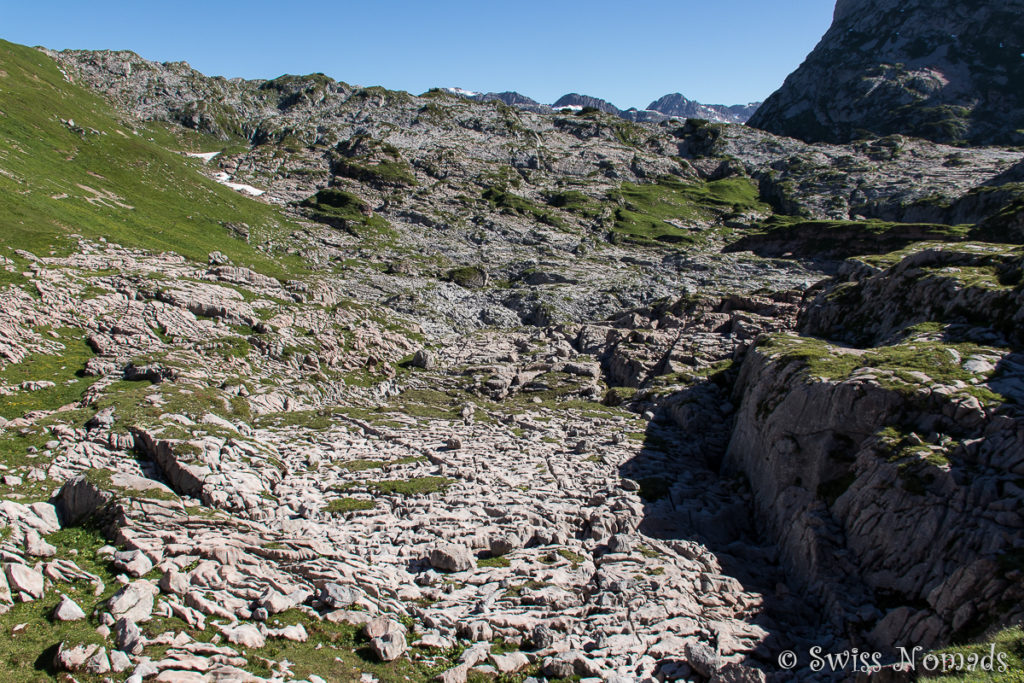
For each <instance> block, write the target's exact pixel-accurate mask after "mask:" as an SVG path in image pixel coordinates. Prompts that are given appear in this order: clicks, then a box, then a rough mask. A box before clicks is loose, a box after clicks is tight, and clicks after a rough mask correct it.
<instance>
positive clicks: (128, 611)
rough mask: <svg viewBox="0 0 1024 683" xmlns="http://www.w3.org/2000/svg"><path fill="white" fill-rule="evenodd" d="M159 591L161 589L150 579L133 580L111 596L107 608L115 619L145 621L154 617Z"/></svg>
mask: <svg viewBox="0 0 1024 683" xmlns="http://www.w3.org/2000/svg"><path fill="white" fill-rule="evenodd" d="M157 593H159V590H158V589H157V587H156V586H154V585H153V584H152V583H150V582H149V581H133V582H132V583H130V584H128V585H127V586H125V587H124V588H122V589H121V590H119V591H117V592H116V593H114V595H112V596H111V597H110V600H108V601H107V609H109V610H110V613H111V614H112V615H113V616H114V618H115V619H121V618H124V619H127V620H129V621H132V622H135V623H143V622H146V621H149V620H150V618H152V615H153V598H154V597H155V596H156V594H157Z"/></svg>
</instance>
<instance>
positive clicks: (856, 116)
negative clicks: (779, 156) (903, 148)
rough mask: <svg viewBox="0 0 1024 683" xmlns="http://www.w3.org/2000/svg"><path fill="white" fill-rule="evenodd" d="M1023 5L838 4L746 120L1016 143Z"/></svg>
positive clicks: (1022, 78) (1022, 139) (1023, 76)
mask: <svg viewBox="0 0 1024 683" xmlns="http://www.w3.org/2000/svg"><path fill="white" fill-rule="evenodd" d="M1022 35H1024V2H1021V0H1008V1H1005V2H1004V1H1002V0H1000V1H999V2H991V1H989V2H952V1H949V2H946V1H943V2H931V1H924V0H913V1H911V2H895V1H894V0H841V1H840V2H838V3H837V4H836V9H835V14H834V18H833V23H832V26H831V27H830V28H829V30H828V32H827V33H826V34H825V35H824V37H823V38H822V39H821V42H820V43H818V45H817V47H815V48H814V50H813V51H812V52H811V53H810V55H808V57H807V59H806V60H805V61H804V63H803V64H802V65H801V66H800V67H799V68H798V69H797V70H796V71H794V72H793V73H792V74H791V75H790V76H789V77H788V78H787V79H786V82H785V83H784V84H783V85H782V87H781V88H780V89H779V90H778V91H776V92H775V93H774V94H773V95H772V96H771V97H769V98H768V99H767V100H766V101H765V103H764V105H763V106H762V107H761V108H760V109H759V110H758V111H757V113H756V114H755V115H754V116H753V117H752V118H751V119H750V121H749V124H750V125H751V126H754V127H757V128H762V129H764V130H769V131H772V132H774V133H778V134H780V135H789V136H792V137H798V138H801V139H804V140H808V141H812V142H816V141H824V142H847V141H850V140H852V139H856V138H858V137H864V136H870V135H889V134H894V133H898V134H903V135H913V136H918V137H923V138H927V139H930V140H936V141H940V142H948V143H958V142H967V143H971V144H1017V145H1019V144H1022V143H1024V133H1021V130H1022V129H1024V40H1022V38H1021V36H1022Z"/></svg>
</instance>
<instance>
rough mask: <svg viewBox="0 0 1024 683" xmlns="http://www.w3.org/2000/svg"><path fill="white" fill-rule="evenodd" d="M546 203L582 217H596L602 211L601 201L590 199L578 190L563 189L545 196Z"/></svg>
mask: <svg viewBox="0 0 1024 683" xmlns="http://www.w3.org/2000/svg"><path fill="white" fill-rule="evenodd" d="M547 201H548V204H549V205H551V206H553V207H555V208H556V209H561V210H562V211H566V212H568V213H572V214H576V215H578V216H582V217H584V218H597V217H598V216H600V215H601V213H602V206H601V202H599V201H597V200H596V199H591V198H590V197H588V196H587V195H585V194H583V193H582V192H580V191H579V190H564V191H562V192H554V193H551V194H549V195H548V196H547Z"/></svg>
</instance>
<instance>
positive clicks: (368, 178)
mask: <svg viewBox="0 0 1024 683" xmlns="http://www.w3.org/2000/svg"><path fill="white" fill-rule="evenodd" d="M331 169H332V170H333V171H334V172H335V173H336V174H337V175H340V176H345V177H346V178H352V179H354V180H358V181H360V182H364V183H369V184H371V185H394V186H399V187H402V186H408V185H416V184H417V183H416V176H415V175H413V172H412V168H410V167H409V164H408V163H407V162H405V161H403V160H396V161H378V162H361V161H354V160H352V159H339V160H337V161H336V162H334V164H332V166H331Z"/></svg>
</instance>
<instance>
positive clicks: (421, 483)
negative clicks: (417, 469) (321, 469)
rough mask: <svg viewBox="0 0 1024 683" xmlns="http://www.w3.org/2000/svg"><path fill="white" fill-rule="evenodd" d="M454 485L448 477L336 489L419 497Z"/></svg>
mask: <svg viewBox="0 0 1024 683" xmlns="http://www.w3.org/2000/svg"><path fill="white" fill-rule="evenodd" d="M454 483H455V482H454V480H452V479H448V478H447V477H412V478H410V479H384V480H381V481H362V482H350V483H347V484H340V485H338V486H335V487H334V489H335V490H337V491H352V490H356V489H365V490H366V491H368V492H369V493H371V494H374V495H398V496H419V495H428V494H431V493H437V492H443V491H445V490H447V489H448V487H449V486H451V485H452V484H454Z"/></svg>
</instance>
